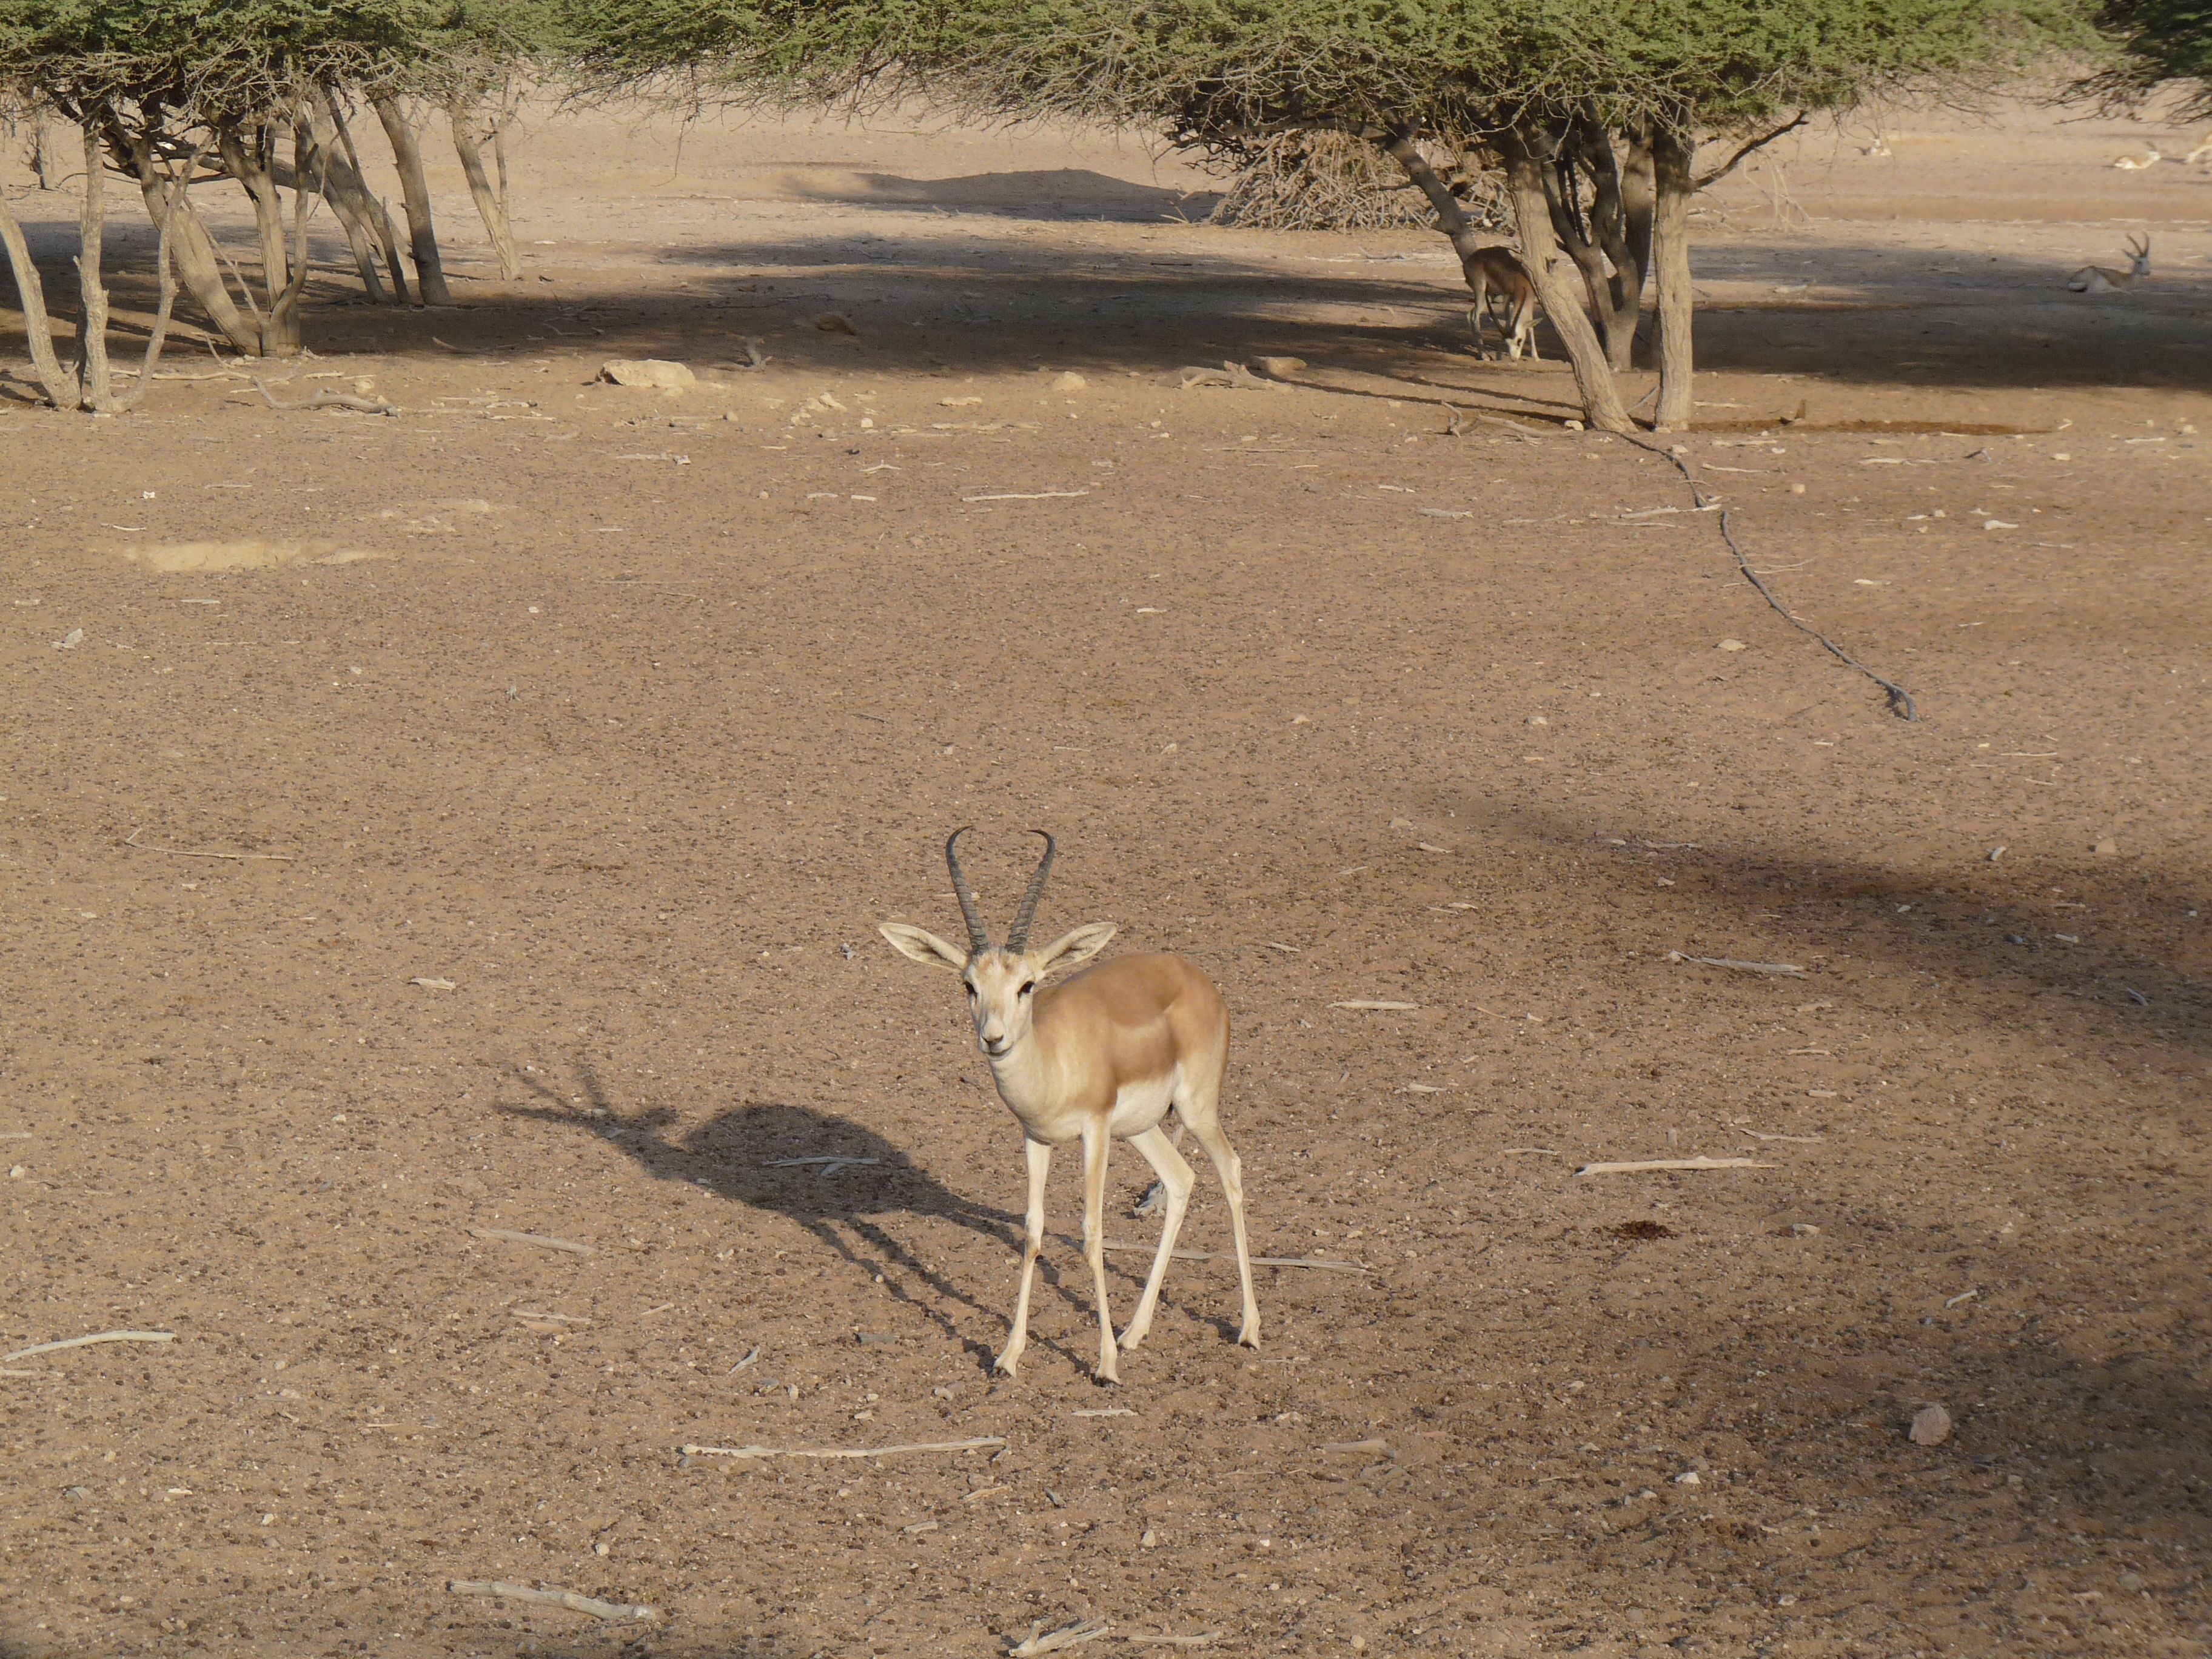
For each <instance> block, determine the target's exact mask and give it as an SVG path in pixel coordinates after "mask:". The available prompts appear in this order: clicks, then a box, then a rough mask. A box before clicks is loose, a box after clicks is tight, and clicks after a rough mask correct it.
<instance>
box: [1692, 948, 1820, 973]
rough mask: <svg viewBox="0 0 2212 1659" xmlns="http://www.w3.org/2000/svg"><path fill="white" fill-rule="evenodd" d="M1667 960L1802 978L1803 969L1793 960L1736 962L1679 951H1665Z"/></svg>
mask: <svg viewBox="0 0 2212 1659" xmlns="http://www.w3.org/2000/svg"><path fill="white" fill-rule="evenodd" d="M1667 960H1668V961H1669V962H1694V963H1697V964H1698V965H1699V967H1701V968H1733V969H1735V970H1736V971H1737V972H1738V973H1743V974H1794V975H1796V976H1797V977H1798V978H1800V979H1802V978H1803V977H1804V975H1805V970H1804V969H1802V968H1801V967H1799V966H1798V965H1797V964H1796V963H1794V962H1738V961H1737V960H1736V959H1735V957H1692V956H1685V955H1683V953H1682V952H1681V951H1668V952H1667Z"/></svg>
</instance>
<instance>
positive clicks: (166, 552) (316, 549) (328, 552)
mask: <svg viewBox="0 0 2212 1659" xmlns="http://www.w3.org/2000/svg"><path fill="white" fill-rule="evenodd" d="M123 556H124V557H125V558H126V559H128V560H130V561H131V563H133V564H143V565H144V566H145V567H146V568H148V569H149V570H158V571H161V573H162V574H165V575H177V574H189V573H192V572H204V571H215V570H289V569H290V568H292V567H293V566H294V565H298V564H357V563H359V562H361V561H362V560H363V559H378V558H382V557H383V555H382V554H380V553H370V552H366V551H363V550H362V549H360V548H354V547H340V546H339V545H338V544H337V543H336V542H155V543H153V544H149V545H146V546H140V547H126V548H125V549H124V550H123Z"/></svg>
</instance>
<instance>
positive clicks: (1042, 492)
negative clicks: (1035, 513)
mask: <svg viewBox="0 0 2212 1659" xmlns="http://www.w3.org/2000/svg"><path fill="white" fill-rule="evenodd" d="M1090 493H1091V492H1090V491H1089V490H1087V489H1039V490H1036V491H1033V492H1031V493H1029V494H1026V495H1018V494H1007V495H963V496H962V497H961V498H960V499H961V500H962V501H963V502H966V501H1073V500H1074V499H1075V498H1076V497H1077V496H1079V495H1089V494H1090Z"/></svg>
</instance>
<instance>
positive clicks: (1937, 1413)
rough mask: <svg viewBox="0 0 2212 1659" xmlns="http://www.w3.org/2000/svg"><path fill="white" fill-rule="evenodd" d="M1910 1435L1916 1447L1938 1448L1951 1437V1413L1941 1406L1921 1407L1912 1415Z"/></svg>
mask: <svg viewBox="0 0 2212 1659" xmlns="http://www.w3.org/2000/svg"><path fill="white" fill-rule="evenodd" d="M1910 1433H1911V1439H1912V1443H1913V1444H1914V1445H1916V1446H1940V1445H1942V1443H1944V1442H1945V1441H1946V1440H1948V1439H1949V1438H1950V1437H1951V1413H1948V1412H1947V1411H1945V1410H1944V1409H1943V1408H1942V1407H1941V1406H1936V1405H1927V1406H1923V1407H1921V1408H1920V1409H1919V1410H1918V1411H1917V1412H1915V1413H1912V1427H1911V1431H1910Z"/></svg>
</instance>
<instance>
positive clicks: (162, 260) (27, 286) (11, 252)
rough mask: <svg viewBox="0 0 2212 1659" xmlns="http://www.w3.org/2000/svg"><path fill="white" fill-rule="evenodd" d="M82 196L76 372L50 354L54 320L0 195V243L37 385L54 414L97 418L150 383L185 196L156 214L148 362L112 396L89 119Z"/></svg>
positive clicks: (172, 300)
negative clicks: (156, 287) (132, 382)
mask: <svg viewBox="0 0 2212 1659" xmlns="http://www.w3.org/2000/svg"><path fill="white" fill-rule="evenodd" d="M84 152H85V199H84V216H83V218H82V222H81V230H80V233H79V234H80V236H81V239H82V240H81V241H80V243H79V246H78V250H77V260H76V270H77V286H78V291H79V293H80V294H81V295H82V298H83V301H84V320H83V324H82V327H81V329H80V330H79V332H78V337H77V365H76V369H75V370H74V371H71V370H69V369H64V368H63V367H62V364H61V359H60V358H59V356H57V355H56V353H55V351H54V342H53V323H52V319H51V318H50V317H49V316H48V314H47V312H46V293H45V290H44V289H43V287H42V285H41V284H40V281H39V273H38V270H37V268H36V267H35V266H34V265H33V264H32V263H31V255H30V249H29V248H28V246H27V245H26V244H25V242H24V240H23V233H22V228H21V226H19V225H18V224H17V223H16V222H15V216H14V215H13V214H12V213H10V212H9V209H8V203H7V199H6V197H5V196H4V195H3V194H0V246H4V247H5V248H6V250H7V254H8V263H9V266H10V267H11V268H12V269H13V270H14V271H15V286H16V289H17V292H18V293H19V295H21V300H22V305H23V324H24V331H25V333H26V334H27V335H28V336H29V337H30V348H31V363H32V367H33V368H34V369H35V370H36V371H37V373H38V376H39V380H40V384H41V385H42V386H45V387H46V396H47V397H48V398H51V399H52V402H53V404H54V407H55V408H57V409H70V410H74V409H88V410H94V411H95V412H96V413H99V414H103V415H120V414H125V413H127V412H128V411H129V410H132V409H135V408H137V405H138V400H139V399H140V398H143V397H144V396H145V395H146V388H147V387H148V386H150V385H151V384H152V383H153V379H154V365H155V363H157V362H160V361H161V346H162V343H163V342H164V341H165V340H166V339H167V337H168V331H169V317H170V313H171V312H172V310H173V307H175V304H176V299H177V283H176V277H175V276H174V274H173V267H172V265H171V264H170V259H169V249H170V230H171V228H172V225H173V221H174V208H175V204H176V203H177V202H178V201H180V200H181V199H182V197H183V187H182V186H181V185H179V186H178V187H177V191H176V194H175V196H174V197H171V198H169V199H168V201H167V206H166V210H165V211H164V212H163V213H162V215H161V240H160V242H159V243H158V245H157V246H156V248H155V264H156V267H157V268H158V270H159V271H160V274H161V304H160V306H159V307H158V308H157V309H156V310H155V313H154V326H153V329H152V331H150V332H149V334H148V335H147V337H146V360H145V362H144V365H143V367H142V368H140V370H139V373H138V381H137V385H136V386H133V387H132V388H131V391H130V392H129V393H128V394H126V395H125V396H123V397H120V398H118V397H117V396H116V395H115V393H114V391H113V387H112V374H111V371H110V369H109V367H108V361H107V290H106V288H105V287H103V286H102V284H101V281H100V260H101V255H102V252H103V245H104V243H105V241H106V234H105V233H106V218H107V213H106V210H107V204H106V194H105V188H104V187H105V185H106V167H105V166H104V158H103V157H102V155H101V154H100V128H99V125H98V121H97V118H92V119H88V120H87V122H86V124H85V129H84Z"/></svg>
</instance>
